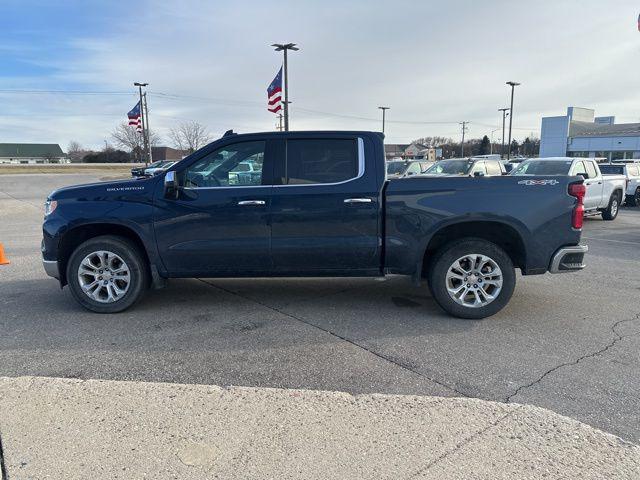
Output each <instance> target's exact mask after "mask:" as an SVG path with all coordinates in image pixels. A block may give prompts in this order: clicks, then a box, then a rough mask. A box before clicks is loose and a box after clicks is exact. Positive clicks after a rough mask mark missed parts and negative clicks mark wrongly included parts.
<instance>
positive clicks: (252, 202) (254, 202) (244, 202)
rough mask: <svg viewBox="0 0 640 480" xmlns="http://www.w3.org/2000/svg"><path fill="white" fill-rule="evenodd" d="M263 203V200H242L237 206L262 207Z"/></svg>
mask: <svg viewBox="0 0 640 480" xmlns="http://www.w3.org/2000/svg"><path fill="white" fill-rule="evenodd" d="M264 204H265V201H264V200H242V201H241V202H238V205H242V206H244V205H264Z"/></svg>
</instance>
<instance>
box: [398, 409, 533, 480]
mask: <svg viewBox="0 0 640 480" xmlns="http://www.w3.org/2000/svg"><path fill="white" fill-rule="evenodd" d="M521 408H522V407H521V406H518V407H516V408H514V409H513V410H511V411H509V412H507V413H505V414H504V415H502V416H501V417H498V418H496V419H495V420H494V421H493V422H491V423H490V424H489V425H487V426H486V427H484V428H481V429H480V430H478V431H477V432H475V433H473V434H472V435H469V436H468V437H467V438H465V439H463V440H462V441H460V442H458V443H457V444H456V445H455V446H454V447H453V448H451V449H449V450H447V451H446V452H444V453H442V454H441V455H439V456H437V457H436V458H434V459H433V460H431V461H430V462H429V463H427V464H426V465H425V466H423V467H422V468H420V469H418V470H417V471H415V472H414V473H413V474H411V475H410V476H409V477H407V480H410V479H412V478H416V477H418V476H421V475H422V474H423V473H425V472H426V471H427V470H429V469H430V468H432V467H433V466H434V465H436V464H437V463H439V462H441V461H442V460H444V459H445V458H447V457H448V456H450V455H452V454H454V453H456V452H457V451H459V450H460V449H461V448H462V447H464V446H466V445H468V444H469V443H471V442H473V441H474V440H475V439H476V438H478V437H480V436H482V435H484V434H485V433H486V432H487V431H489V430H491V429H492V428H494V427H496V426H498V424H500V423H501V422H502V421H504V420H506V419H507V418H508V417H510V416H511V415H513V414H514V413H515V412H517V411H518V410H520V409H521Z"/></svg>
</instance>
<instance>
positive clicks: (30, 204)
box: [0, 191, 41, 210]
mask: <svg viewBox="0 0 640 480" xmlns="http://www.w3.org/2000/svg"><path fill="white" fill-rule="evenodd" d="M0 193H3V194H5V195H6V196H7V197H9V198H11V199H13V200H15V201H16V202H20V203H24V204H25V205H29V206H30V207H33V208H35V209H38V210H39V209H41V207H39V206H38V205H34V204H33V203H31V202H27V201H26V200H22V199H20V198H18V197H14V196H13V195H11V194H10V193H7V192H5V191H0Z"/></svg>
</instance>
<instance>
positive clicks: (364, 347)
mask: <svg viewBox="0 0 640 480" xmlns="http://www.w3.org/2000/svg"><path fill="white" fill-rule="evenodd" d="M198 280H200V281H201V282H202V283H205V284H207V285H209V286H210V287H214V288H217V289H219V290H222V291H223V292H226V293H228V294H231V295H234V296H236V297H239V298H242V299H244V300H247V301H249V302H253V303H255V304H257V305H260V306H262V307H264V308H268V309H269V310H272V311H274V312H277V313H279V314H281V315H285V316H287V317H289V318H291V319H293V320H296V321H298V322H301V323H304V324H305V325H309V326H310V327H313V328H315V329H317V330H320V331H321V332H324V333H326V334H329V335H331V336H333V337H336V338H338V339H340V340H342V341H345V342H347V343H349V344H351V345H353V346H354V347H356V348H359V349H362V350H364V351H365V352H368V353H370V354H371V355H374V356H376V357H378V358H380V359H381V360H384V361H386V362H389V363H392V364H393V365H395V366H396V367H399V368H401V369H403V370H406V371H409V372H411V373H413V374H415V375H418V376H420V377H422V378H426V379H427V380H429V381H431V382H433V383H435V384H437V385H439V386H440V387H443V388H445V389H447V390H449V391H451V392H453V393H454V394H456V395H457V396H459V397H466V398H469V397H470V396H469V395H467V394H466V393H464V392H461V391H460V390H457V389H456V388H455V387H452V386H451V385H447V384H446V383H443V382H442V381H440V380H438V379H436V378H433V377H430V376H428V375H425V374H424V373H422V372H420V371H419V370H417V369H415V368H412V367H409V366H408V365H406V364H403V363H401V362H399V361H398V360H396V359H394V358H392V357H389V356H387V355H383V354H381V353H379V352H376V351H375V350H372V349H370V348H369V347H367V346H365V345H362V344H360V343H357V342H356V341H354V340H351V339H350V338H347V337H345V336H343V335H340V334H339V333H336V332H334V331H332V330H329V329H326V328H323V327H321V326H319V325H316V324H315V323H312V322H310V321H309V320H305V319H304V318H302V317H298V316H296V315H293V314H291V313H288V312H285V311H283V310H281V309H279V308H277V307H272V306H271V305H267V304H266V303H263V302H260V301H258V300H254V299H253V298H248V297H245V296H244V295H241V294H239V293H237V292H234V291H233V290H229V289H227V288H224V287H221V286H220V285H216V284H215V283H211V282H207V281H206V280H203V279H201V278H198Z"/></svg>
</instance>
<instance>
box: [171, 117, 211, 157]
mask: <svg viewBox="0 0 640 480" xmlns="http://www.w3.org/2000/svg"><path fill="white" fill-rule="evenodd" d="M169 138H170V139H171V142H172V143H173V146H174V148H177V149H178V150H186V151H188V152H189V153H193V152H195V151H196V150H198V149H199V148H201V147H204V146H205V145H206V144H207V143H209V142H210V141H211V134H210V133H209V132H208V131H207V128H206V127H205V126H204V125H202V124H200V123H198V122H194V121H190V122H184V123H181V124H180V125H178V127H177V128H172V129H171V131H170V132H169Z"/></svg>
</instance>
